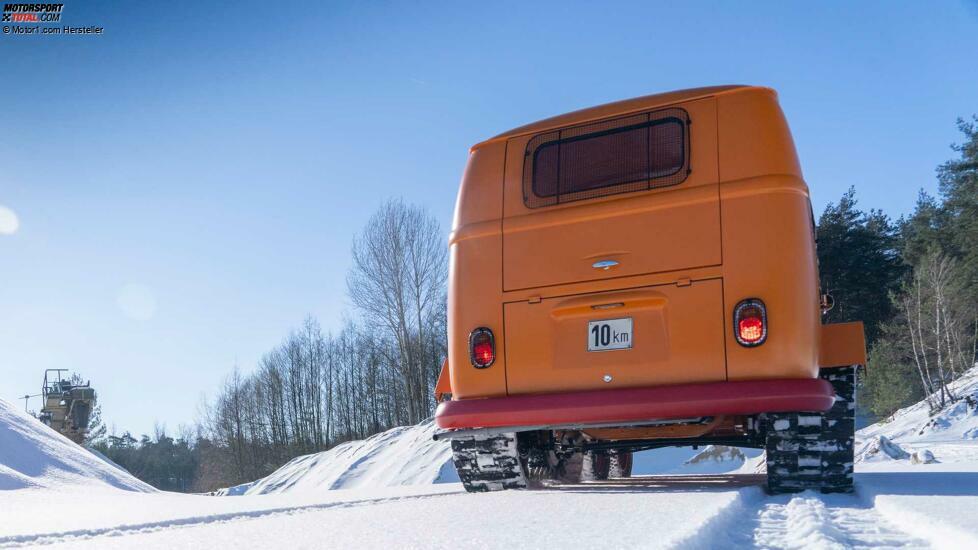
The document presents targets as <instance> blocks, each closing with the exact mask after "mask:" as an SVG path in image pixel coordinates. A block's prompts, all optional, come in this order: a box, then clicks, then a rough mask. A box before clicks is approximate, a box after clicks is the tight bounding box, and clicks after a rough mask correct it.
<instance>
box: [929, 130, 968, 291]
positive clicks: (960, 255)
mask: <svg viewBox="0 0 978 550" xmlns="http://www.w3.org/2000/svg"><path fill="white" fill-rule="evenodd" d="M958 129H959V130H961V133H963V134H964V136H965V138H966V139H965V142H964V143H963V144H960V145H953V146H952V149H954V150H955V151H957V152H958V153H960V158H957V159H953V160H949V161H947V162H945V163H944V164H942V165H941V166H940V167H939V168H938V169H937V178H938V182H939V189H940V193H941V197H942V198H943V199H944V202H943V205H942V206H943V210H944V212H945V216H946V218H947V228H948V236H949V241H950V242H949V243H948V245H949V246H945V248H944V250H945V252H946V253H948V254H950V255H951V256H952V257H954V258H956V259H957V261H958V267H959V269H960V272H961V276H962V277H963V278H964V280H963V281H961V283H962V284H963V285H964V286H965V287H966V288H967V291H968V294H969V298H970V300H971V302H972V304H974V303H975V302H976V301H978V116H972V120H971V121H966V120H963V119H958Z"/></svg>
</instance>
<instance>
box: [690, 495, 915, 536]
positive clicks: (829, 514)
mask: <svg viewBox="0 0 978 550" xmlns="http://www.w3.org/2000/svg"><path fill="white" fill-rule="evenodd" d="M673 547H674V548H683V549H687V548H692V549H712V548H763V549H796V548H797V549H811V548H814V549H833V550H834V549H848V548H853V549H862V548H908V549H916V548H931V544H929V543H928V542H927V541H926V540H923V539H920V538H917V537H914V536H912V535H910V534H908V533H905V532H904V531H902V530H900V529H899V528H898V527H897V526H895V525H893V524H892V523H890V522H889V521H886V520H885V519H884V518H883V516H882V515H881V514H880V513H879V512H878V511H876V510H875V509H874V508H873V507H872V506H871V505H870V504H868V503H866V502H865V501H863V500H862V499H860V498H859V497H858V496H855V495H821V494H817V493H812V492H805V493H801V494H797V495H778V496H769V495H766V494H765V493H764V492H763V490H761V489H760V488H745V489H742V490H741V492H740V495H739V498H738V499H737V500H736V501H734V502H733V503H732V504H731V505H730V506H728V507H726V508H724V509H723V510H721V511H720V513H718V514H717V515H716V516H714V517H713V519H711V520H710V521H709V522H707V523H706V524H704V525H703V526H702V528H701V530H700V532H699V533H697V534H696V535H695V536H693V537H690V538H688V539H684V540H682V541H679V542H678V544H675V545H674V546H673Z"/></svg>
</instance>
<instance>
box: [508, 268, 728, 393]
mask: <svg viewBox="0 0 978 550" xmlns="http://www.w3.org/2000/svg"><path fill="white" fill-rule="evenodd" d="M722 292H723V289H722V288H721V283H720V280H719V279H712V280H707V281H696V282H695V283H692V284H690V285H689V286H682V287H678V286H676V285H675V284H671V285H660V286H652V287H646V288H641V289H632V290H620V291H611V292H599V293H594V294H586V295H584V296H574V297H558V298H547V299H545V300H543V301H542V302H541V303H539V304H530V303H527V302H514V303H509V304H506V308H505V313H506V334H507V337H506V353H507V357H506V372H507V378H508V380H509V393H510V394H521V393H539V392H556V391H573V390H587V389H595V388H605V387H640V386H656V385H662V384H679V383H687V382H718V381H722V380H725V379H726V370H725V368H724V358H723V336H724V335H723V310H722V307H721V303H722V301H723V300H722V298H723V296H722ZM618 303H620V304H623V305H622V306H620V307H615V308H612V309H604V310H594V309H593V307H594V306H600V305H601V304H618ZM623 317H628V318H631V319H632V320H633V335H634V340H633V342H632V348H631V349H629V350H625V351H605V352H600V353H598V352H589V351H587V341H586V340H585V337H586V336H587V334H588V322H589V321H597V320H600V319H619V318H623ZM677 364H681V365H685V368H683V369H676V368H674V365H677ZM605 376H611V378H612V381H611V382H610V383H609V382H604V377H605Z"/></svg>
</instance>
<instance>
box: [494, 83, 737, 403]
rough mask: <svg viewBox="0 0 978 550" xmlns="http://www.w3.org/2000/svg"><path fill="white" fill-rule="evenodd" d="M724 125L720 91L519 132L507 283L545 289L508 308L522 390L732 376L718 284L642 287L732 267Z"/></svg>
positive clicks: (513, 146) (510, 167)
mask: <svg viewBox="0 0 978 550" xmlns="http://www.w3.org/2000/svg"><path fill="white" fill-rule="evenodd" d="M715 121H716V104H715V100H714V99H712V98H709V99H703V100H699V101H694V102H690V103H687V104H684V105H682V106H680V107H675V108H668V109H658V110H652V111H648V112H645V113H638V114H630V115H628V116H627V117H617V118H615V119H612V120H608V121H603V122H598V123H589V124H587V125H584V126H578V127H572V128H565V129H560V130H554V131H549V132H547V133H544V134H537V135H529V136H522V137H516V138H512V139H511V140H510V141H509V143H508V146H507V169H506V182H505V189H504V193H505V197H504V205H505V206H504V219H503V287H504V290H505V291H507V292H508V293H509V295H514V294H519V295H522V294H525V293H526V291H532V294H534V295H537V296H540V297H541V299H540V301H536V300H533V302H534V303H531V302H530V301H527V300H525V299H523V300H514V301H510V302H509V303H506V304H505V306H504V311H505V338H506V371H507V381H508V388H509V392H510V393H511V394H513V393H534V392H545V391H563V390H570V389H586V388H593V387H595V386H608V387H621V386H639V385H652V384H661V383H677V382H687V381H711V380H723V379H725V377H726V376H725V374H726V373H725V365H724V358H723V345H724V343H723V308H722V302H723V297H722V285H721V282H720V280H719V279H714V280H709V281H693V282H692V284H691V285H689V286H684V287H677V286H676V285H674V284H673V285H663V286H658V287H643V288H635V287H636V286H637V285H636V278H635V276H641V275H648V274H656V273H658V274H662V273H669V272H677V278H678V276H679V275H681V274H682V272H683V270H690V269H693V268H700V267H708V266H717V265H720V264H721V263H722V258H721V242H720V202H719V189H718V184H717V181H718V175H717V165H716V158H717V157H716V130H715ZM692 122H695V125H694V124H692ZM636 178H637V179H636ZM609 280H612V281H616V280H617V281H620V284H619V285H613V286H612V287H611V288H612V289H613V290H611V291H608V290H606V289H607V288H608V283H607V281H609ZM599 281H600V282H601V283H602V291H601V292H595V291H596V290H597V289H596V288H593V286H594V285H589V284H588V283H595V282H599ZM589 287H590V288H589ZM615 289H617V290H615ZM517 291H520V292H517ZM614 319H623V321H621V322H611V323H607V325H608V328H602V326H600V324H599V325H595V321H601V320H614ZM625 320H627V321H625ZM596 326H597V328H595V327H596ZM595 331H596V332H595ZM601 331H605V332H606V334H602V333H601ZM626 333H628V334H627V335H626ZM602 336H609V337H611V338H613V337H615V336H618V337H623V338H628V339H632V342H631V344H632V345H631V346H629V347H623V346H622V343H621V342H611V346H612V348H614V346H616V345H618V346H622V347H618V348H617V349H612V350H609V349H607V348H605V347H604V346H600V345H599V346H597V347H599V348H602V349H600V350H598V349H594V350H592V351H588V348H589V345H590V343H589V338H595V337H596V338H598V340H597V343H598V344H601V341H600V340H601V338H602ZM590 347H594V346H590ZM606 376H610V377H611V382H604V380H605V377H606Z"/></svg>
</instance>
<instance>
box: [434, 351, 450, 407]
mask: <svg viewBox="0 0 978 550" xmlns="http://www.w3.org/2000/svg"><path fill="white" fill-rule="evenodd" d="M451 393H452V374H451V373H450V372H449V371H448V359H445V361H444V362H443V363H442V364H441V371H440V372H439V373H438V381H437V382H435V401H437V402H439V403H440V402H441V401H442V399H444V398H445V396H447V395H450V394H451Z"/></svg>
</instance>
